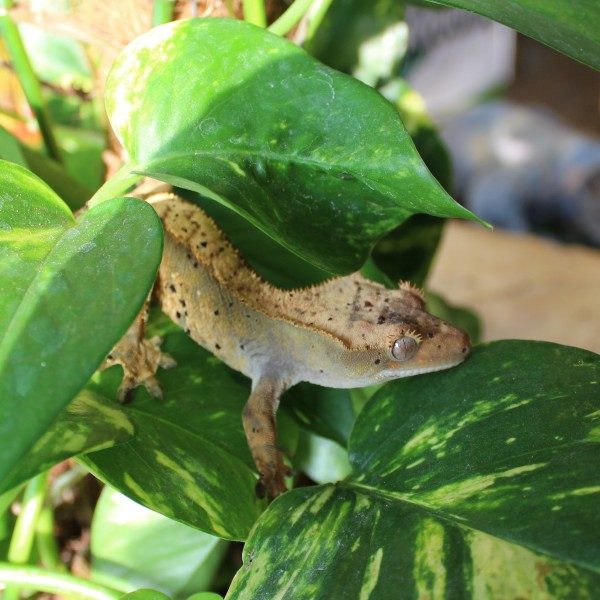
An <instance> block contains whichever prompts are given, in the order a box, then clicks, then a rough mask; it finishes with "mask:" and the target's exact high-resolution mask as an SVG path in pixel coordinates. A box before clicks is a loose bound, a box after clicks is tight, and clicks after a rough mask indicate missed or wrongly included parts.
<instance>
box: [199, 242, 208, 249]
mask: <svg viewBox="0 0 600 600" xmlns="http://www.w3.org/2000/svg"><path fill="white" fill-rule="evenodd" d="M200 246H202V247H203V248H206V246H208V242H201V243H200Z"/></svg>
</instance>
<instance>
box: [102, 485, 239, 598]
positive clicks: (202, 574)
mask: <svg viewBox="0 0 600 600" xmlns="http://www.w3.org/2000/svg"><path fill="white" fill-rule="evenodd" d="M124 527H125V528H126V529H123V530H122V528H124ZM119 530H122V535H115V531H119ZM91 540H92V542H91V553H92V571H93V574H94V575H96V574H100V575H104V576H110V577H111V578H118V579H119V580H120V581H122V582H123V584H124V585H127V586H129V587H130V588H131V589H132V590H134V589H136V588H140V587H145V588H152V589H156V590H159V591H162V592H164V593H166V594H169V595H170V596H172V597H174V598H186V597H187V596H188V595H189V594H191V593H193V592H195V591H198V590H204V589H207V588H208V587H209V585H210V583H211V580H212V579H213V577H214V575H215V572H216V569H217V568H218V566H219V563H220V561H221V559H222V558H223V554H224V552H225V550H226V548H227V544H226V543H225V542H223V541H222V540H220V539H218V538H215V537H213V536H210V535H208V534H206V533H203V532H202V531H198V530H197V529H192V528H191V527H188V526H187V525H183V524H182V523H178V522H177V521H173V520H172V519H169V518H167V517H165V516H163V515H161V514H159V513H157V512H154V511H152V510H149V509H147V508H145V507H143V506H141V505H140V504H137V503H136V502H134V501H133V500H130V499H129V498H127V497H126V496H123V495H122V494H120V493H119V492H116V491H115V490H113V489H112V488H110V487H109V486H107V487H105V488H104V490H103V491H102V494H101V496H100V499H99V501H98V505H97V506H96V509H95V511H94V519H93V521H92V529H91ZM125 589H126V588H125Z"/></svg>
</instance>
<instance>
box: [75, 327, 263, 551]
mask: <svg viewBox="0 0 600 600" xmlns="http://www.w3.org/2000/svg"><path fill="white" fill-rule="evenodd" d="M161 329H162V333H166V335H165V339H164V343H163V348H164V350H165V351H166V352H168V353H169V354H170V355H171V356H173V357H174V358H175V360H176V361H177V367H175V368H174V369H171V370H169V371H162V370H160V371H159V372H158V378H159V380H160V383H161V387H162V389H163V394H164V399H163V400H161V401H158V400H156V399H155V398H151V397H150V396H149V395H148V393H147V392H146V391H145V390H144V389H142V388H138V390H137V391H136V392H135V394H134V397H133V400H132V401H131V403H130V404H128V405H126V406H125V407H124V410H126V411H127V413H128V415H129V417H130V419H131V420H132V421H133V422H134V424H135V429H136V436H135V438H133V439H131V440H129V441H127V442H125V443H124V444H121V445H119V447H118V448H110V449H107V450H102V451H100V452H93V453H91V454H87V455H85V457H83V459H82V460H83V461H84V462H85V464H86V465H87V466H88V467H89V468H90V469H91V470H92V471H93V472H94V473H95V474H96V475H97V476H98V477H100V478H101V479H103V480H104V481H106V482H108V483H110V484H111V485H112V487H114V488H116V489H117V490H119V491H120V492H121V493H123V494H125V495H127V496H129V497H130V498H132V499H134V500H136V501H137V502H139V503H141V504H143V505H144V506H146V507H148V508H150V509H152V510H155V511H157V512H160V513H162V514H164V515H166V516H168V517H171V518H173V519H175V520H177V521H181V522H183V523H186V524H188V525H191V526H192V527H196V528H198V529H201V530H203V531H206V532H207V533H211V534H212V535H216V536H219V537H222V538H226V539H238V540H241V539H245V538H246V536H247V535H248V532H249V530H250V528H251V527H252V525H253V524H254V522H255V521H256V519H257V518H258V515H259V514H260V512H261V511H262V509H263V508H264V502H262V501H259V500H258V499H257V498H256V495H255V493H254V488H255V484H256V475H255V470H254V465H253V462H252V457H251V456H250V451H249V449H248V444H247V442H246V438H245V436H244V431H243V428H242V410H243V407H244V404H245V403H246V400H247V399H248V396H249V393H250V386H249V385H248V382H247V381H246V380H245V379H244V378H242V377H241V376H237V374H235V373H234V372H233V371H231V370H230V369H229V368H228V367H226V366H225V365H224V364H223V363H222V362H220V361H219V360H218V359H217V358H215V357H214V356H212V355H211V354H210V353H208V352H207V351H206V350H203V349H202V348H201V347H199V346H198V345H196V343H195V342H193V341H192V340H191V339H190V338H188V337H187V336H186V335H185V333H184V332H183V331H181V330H180V329H179V328H176V327H175V326H174V325H172V324H171V325H167V326H164V325H161ZM168 332H170V333H168ZM153 333H156V329H154V331H153ZM119 373H120V367H113V368H111V369H109V370H107V371H105V372H103V373H102V374H101V376H100V378H99V380H100V382H101V383H100V390H101V391H102V392H103V393H105V394H106V395H108V396H113V397H114V396H115V394H116V388H117V386H118V384H119V379H120V377H119Z"/></svg>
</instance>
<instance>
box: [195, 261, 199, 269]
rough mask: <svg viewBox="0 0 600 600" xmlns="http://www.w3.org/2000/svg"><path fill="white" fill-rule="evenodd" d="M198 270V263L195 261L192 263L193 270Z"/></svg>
mask: <svg viewBox="0 0 600 600" xmlns="http://www.w3.org/2000/svg"><path fill="white" fill-rule="evenodd" d="M197 268H198V263H197V262H196V261H194V269H197Z"/></svg>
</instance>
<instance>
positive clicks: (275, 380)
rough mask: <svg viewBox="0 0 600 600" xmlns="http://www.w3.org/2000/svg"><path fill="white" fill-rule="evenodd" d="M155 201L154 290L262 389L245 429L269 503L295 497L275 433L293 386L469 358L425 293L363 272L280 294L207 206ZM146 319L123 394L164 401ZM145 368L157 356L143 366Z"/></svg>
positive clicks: (333, 383)
mask: <svg viewBox="0 0 600 600" xmlns="http://www.w3.org/2000/svg"><path fill="white" fill-rule="evenodd" d="M147 200H148V201H149V202H150V203H151V204H152V206H153V207H154V208H155V210H156V211H157V213H158V215H159V216H160V218H161V220H162V222H163V225H164V230H165V246H164V251H163V258H162V262H161V265H160V268H159V273H158V278H157V282H156V284H155V289H154V294H155V295H156V298H157V299H158V301H159V303H160V306H161V308H162V310H163V311H164V312H165V313H166V314H167V315H168V316H169V317H170V318H171V319H172V320H173V321H174V322H175V323H177V324H178V325H179V326H180V327H181V328H182V329H184V331H185V332H186V333H187V334H188V335H189V336H190V337H191V338H192V339H193V340H194V341H196V342H197V343H198V344H200V345H202V346H203V347H205V348H207V349H208V350H210V351H211V352H213V353H214V354H215V355H216V356H218V357H219V358H220V359H221V360H223V361H224V362H225V363H226V364H228V365H229V366H230V367H232V368H233V369H235V370H237V371H240V372H241V373H243V374H245V375H247V376H248V377H250V379H251V380H252V382H253V385H252V394H251V396H250V399H249V401H248V403H247V405H246V408H245V410H244V414H243V423H244V429H245V432H246V436H247V438H248V443H249V446H250V450H251V452H252V455H253V457H254V461H255V463H256V466H257V468H258V471H259V473H260V477H261V479H260V482H259V488H260V489H261V490H264V491H265V492H266V494H267V495H268V497H269V498H274V497H275V496H277V495H279V494H280V493H282V492H283V491H285V484H284V479H283V478H284V473H285V466H284V463H283V457H282V455H281V453H280V452H279V450H278V449H277V439H276V433H275V414H276V410H277V406H278V404H279V398H280V397H281V395H282V394H283V392H284V391H285V390H287V389H289V388H290V387H291V386H293V385H295V384H296V383H299V382H300V381H308V382H311V383H315V384H318V385H322V386H326V387H335V388H352V387H361V386H365V385H371V384H375V383H381V382H384V381H388V380H391V379H397V378H399V377H407V376H410V375H416V374H420V373H426V372H431V371H437V370H440V369H445V368H449V367H452V366H455V365H457V364H459V363H460V362H462V361H463V360H464V359H465V358H466V356H467V354H468V353H469V350H470V343H469V338H468V336H467V335H466V334H465V333H464V332H462V331H460V330H458V329H456V328H454V327H453V326H451V325H450V324H448V323H446V322H444V321H442V320H440V319H438V318H436V317H434V316H432V315H430V314H428V313H427V312H426V311H425V308H424V307H425V302H424V300H423V297H422V294H421V292H420V291H419V290H417V289H416V288H414V287H413V286H411V285H410V284H405V283H403V284H400V287H399V288H398V289H395V290H389V289H386V288H385V287H383V286H381V285H379V284H376V283H373V282H371V281H369V280H367V279H365V278H363V277H362V276H361V275H360V274H353V275H349V276H346V277H339V278H335V279H331V280H329V281H326V282H325V283H322V284H320V285H316V286H312V287H308V288H302V289H296V290H291V291H290V290H282V289H278V288H276V287H273V286H272V285H270V284H268V283H266V282H264V281H263V280H261V279H260V277H259V276H258V275H257V274H256V273H254V271H252V270H251V269H250V268H249V267H248V266H247V265H246V263H245V261H244V260H243V259H242V257H241V256H240V255H239V254H238V252H237V251H236V250H235V249H234V248H233V247H232V246H231V244H230V243H229V242H228V241H227V239H226V238H225V236H224V234H223V233H222V232H221V231H220V230H219V229H218V227H217V225H216V224H215V222H214V221H213V220H212V219H210V218H209V217H208V216H207V215H206V214H205V213H204V212H203V211H202V210H200V209H199V208H198V207H197V206H195V205H192V204H190V203H188V202H186V201H184V200H183V199H181V198H179V197H177V196H175V195H173V194H170V193H159V194H155V195H150V196H149V197H148V198H147ZM144 315H145V311H142V314H141V315H140V317H139V319H138V322H137V325H136V324H135V323H134V325H133V326H132V328H131V329H130V331H129V332H128V334H127V335H126V336H125V337H124V339H123V340H122V342H121V343H120V345H119V346H122V345H125V346H126V347H127V349H126V350H125V351H124V350H122V349H121V348H119V346H117V348H116V349H115V350H113V352H112V353H111V354H112V355H113V356H115V355H118V356H119V359H120V362H121V364H124V370H125V378H124V383H123V386H122V389H121V391H120V395H121V397H126V396H127V394H128V391H129V390H130V389H132V388H133V387H135V386H136V385H140V384H143V385H146V387H147V388H148V389H149V391H150V392H151V393H154V394H155V395H158V393H159V389H157V385H156V380H155V379H154V375H155V372H156V369H157V368H158V366H163V364H162V363H161V360H163V359H161V358H160V355H159V356H158V358H157V357H155V356H154V355H152V356H154V358H153V360H151V361H148V360H147V359H145V358H144V356H146V355H148V354H149V352H148V348H147V347H148V343H149V342H148V341H146V340H144V339H143V329H144V328H143V323H142V324H141V325H140V324H139V320H140V319H142V320H143V319H144V318H145V316H144ZM136 345H138V346H139V347H140V349H141V351H140V352H139V353H136ZM150 354H152V353H151V352H150ZM138 356H139V359H138V358H136V357H138ZM123 357H125V358H123ZM138 360H139V361H144V360H145V363H144V366H143V367H140V366H139V365H138V364H137V362H138ZM163 362H165V365H166V366H169V365H170V364H171V363H170V361H169V360H168V359H165V360H164V361H163Z"/></svg>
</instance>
